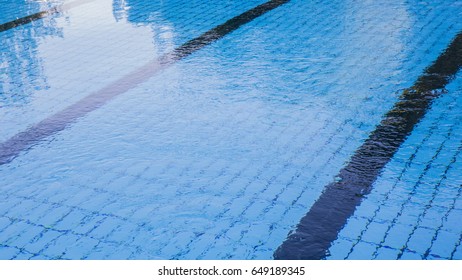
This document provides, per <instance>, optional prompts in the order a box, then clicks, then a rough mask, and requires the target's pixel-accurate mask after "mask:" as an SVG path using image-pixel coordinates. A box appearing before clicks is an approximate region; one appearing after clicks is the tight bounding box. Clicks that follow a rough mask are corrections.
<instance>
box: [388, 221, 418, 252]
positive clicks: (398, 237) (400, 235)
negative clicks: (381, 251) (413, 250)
mask: <svg viewBox="0 0 462 280" xmlns="http://www.w3.org/2000/svg"><path fill="white" fill-rule="evenodd" d="M410 232H411V229H410V228H409V226H407V225H402V224H394V225H393V226H392V227H391V228H390V229H389V231H388V235H387V236H386V238H385V242H384V243H383V246H388V247H391V248H396V249H398V248H401V247H402V246H403V244H405V242H406V240H407V238H408V236H409V233H410Z"/></svg>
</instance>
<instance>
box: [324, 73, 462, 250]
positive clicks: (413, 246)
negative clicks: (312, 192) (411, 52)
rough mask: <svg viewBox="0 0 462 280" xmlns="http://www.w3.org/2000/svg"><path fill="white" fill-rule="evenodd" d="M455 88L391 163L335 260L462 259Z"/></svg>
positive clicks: (457, 89)
mask: <svg viewBox="0 0 462 280" xmlns="http://www.w3.org/2000/svg"><path fill="white" fill-rule="evenodd" d="M454 84H456V85H458V86H459V85H460V78H459V80H457V81H456V82H454ZM449 90H450V91H452V92H450V93H448V94H449V96H448V97H443V98H441V100H438V101H437V102H436V104H435V105H434V108H433V109H432V111H431V112H430V113H429V114H430V116H428V117H427V118H426V119H425V120H424V121H423V122H422V123H421V124H420V125H419V127H418V128H417V129H416V130H415V131H414V133H413V135H411V136H410V137H409V139H408V140H407V143H405V144H404V146H403V147H402V148H401V150H400V151H399V153H398V154H397V155H396V158H395V159H394V160H393V161H392V162H391V163H390V164H389V165H388V167H387V170H385V172H384V175H383V176H382V178H380V179H379V181H378V182H377V183H376V186H375V189H377V190H376V191H374V192H373V193H372V194H371V195H369V196H368V197H367V198H366V200H365V202H364V205H362V206H360V207H359V209H358V210H357V214H355V216H354V217H352V218H351V219H350V221H349V223H347V225H346V226H345V228H344V230H343V231H342V232H341V233H340V238H339V240H337V241H336V242H334V244H333V246H332V248H331V249H330V250H331V254H332V255H331V257H330V258H334V259H338V258H346V259H348V258H351V259H357V258H365V259H371V258H378V259H390V258H393V259H394V258H398V259H400V258H403V259H408V258H411V259H412V258H415V259H453V258H460V257H458V256H456V254H457V253H458V250H459V251H460V249H459V247H460V243H461V239H460V238H461V237H462V236H461V234H462V227H460V225H458V224H457V223H454V222H453V220H454V219H457V217H458V216H460V214H461V213H462V212H461V209H460V206H458V205H459V204H460V199H461V197H460V195H461V193H462V184H461V183H462V182H461V180H460V178H458V174H460V168H461V165H460V164H461V160H462V158H461V154H460V152H461V150H462V142H460V136H461V131H462V128H461V127H460V125H459V124H460V120H461V117H462V116H461V114H460V110H458V108H459V106H460V104H461V103H460V102H461V97H460V92H461V89H460V87H455V86H454V85H451V88H450V89H449ZM451 93H452V94H451ZM417 143H419V144H418V145H417V146H416V144H417ZM401 168H402V169H401ZM459 254H460V253H459Z"/></svg>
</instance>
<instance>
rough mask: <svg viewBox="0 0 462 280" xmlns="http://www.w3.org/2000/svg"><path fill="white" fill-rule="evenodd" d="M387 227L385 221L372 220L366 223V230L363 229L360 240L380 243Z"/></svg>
mask: <svg viewBox="0 0 462 280" xmlns="http://www.w3.org/2000/svg"><path fill="white" fill-rule="evenodd" d="M387 229H388V225H387V223H377V222H372V223H370V224H368V225H367V230H365V232H364V234H363V235H362V237H361V240H364V241H368V242H372V243H375V244H380V243H381V242H383V241H384V240H383V237H384V236H385V232H386V231H387Z"/></svg>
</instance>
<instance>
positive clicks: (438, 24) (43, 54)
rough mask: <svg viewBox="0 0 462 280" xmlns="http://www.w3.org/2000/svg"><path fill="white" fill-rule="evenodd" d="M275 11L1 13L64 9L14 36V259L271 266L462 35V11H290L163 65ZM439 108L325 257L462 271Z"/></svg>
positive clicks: (456, 202) (8, 165) (1, 240)
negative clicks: (450, 266) (454, 262)
mask: <svg viewBox="0 0 462 280" xmlns="http://www.w3.org/2000/svg"><path fill="white" fill-rule="evenodd" d="M264 3H265V1H264V0H259V1H256V0H255V1H254V0H252V1H217V0H209V1H205V0H202V1H199V0H193V1H186V2H185V1H179V0H165V1H145V0H125V1H123V0H114V1H111V0H93V1H88V0H74V1H51V2H42V1H31V0H22V1H19V0H15V1H6V0H0V8H1V10H2V13H0V25H2V24H3V25H5V24H7V23H8V22H12V21H14V20H16V19H17V18H24V17H27V16H29V15H33V14H36V13H39V12H41V11H48V10H50V9H52V8H53V7H63V8H62V9H61V10H60V11H59V12H56V13H50V14H49V15H46V16H44V17H43V18H40V19H37V20H33V21H32V22H30V23H26V24H21V25H18V26H16V27H14V28H10V29H7V30H4V31H2V32H0V38H1V42H2V44H1V45H0V49H1V61H0V63H1V64H0V65H1V66H0V77H1V79H0V122H1V123H0V143H1V144H0V145H2V146H1V149H0V150H1V151H2V153H3V154H2V155H1V159H2V164H1V165H0V197H1V198H0V258H1V259H272V258H273V257H274V253H275V251H276V250H277V249H278V247H280V246H281V244H283V243H284V241H285V240H286V239H287V237H288V235H289V234H291V233H293V232H294V231H296V229H297V225H298V224H299V222H300V220H301V219H302V217H304V216H305V214H306V213H307V212H309V210H310V208H311V207H312V206H313V204H314V203H315V202H316V201H317V200H318V198H319V197H320V196H321V194H322V193H323V190H324V188H325V187H326V186H327V185H328V184H329V183H331V182H333V181H335V180H336V176H337V174H338V173H339V171H340V170H341V169H342V167H344V166H345V165H346V164H348V162H349V160H350V158H351V157H352V155H353V154H354V153H355V151H356V150H357V149H358V148H359V147H360V146H361V145H362V144H363V143H364V141H366V139H368V137H369V135H370V133H371V132H372V131H374V129H375V128H376V126H377V125H378V124H379V123H380V122H381V120H382V119H383V116H384V115H385V114H386V113H387V112H388V111H389V110H390V109H392V108H393V106H394V104H395V103H396V102H398V101H399V97H400V95H401V94H402V93H403V92H404V91H405V90H406V89H407V88H410V87H412V86H413V85H414V83H415V82H416V80H417V79H418V78H419V77H420V76H421V75H422V73H424V71H425V69H426V68H427V67H428V66H430V65H432V63H433V62H434V61H435V60H437V58H438V57H439V56H440V54H441V53H443V52H444V50H445V49H446V48H447V47H448V45H450V43H451V42H452V40H453V39H454V38H455V37H456V36H457V35H458V34H459V32H461V31H462V22H461V21H460V20H459V18H460V16H461V14H462V2H460V1H446V0H436V1H431V2H422V1H413V0H408V1H398V0H393V1H390V0H379V1H348V0H334V1H301V0H293V1H288V2H287V3H281V5H279V6H277V7H275V8H274V9H270V10H268V11H266V12H265V13H264V14H262V15H261V16H258V17H256V18H255V19H253V20H251V21H250V22H248V23H246V24H242V26H240V27H239V28H237V29H236V30H234V31H232V32H229V33H227V34H226V35H225V36H223V37H222V38H219V39H217V40H214V41H211V42H209V43H208V44H206V45H204V46H202V47H201V48H198V49H197V50H195V51H194V52H191V54H189V55H187V56H185V57H184V58H182V59H178V60H172V61H171V62H169V63H167V64H162V63H161V62H162V61H163V59H164V58H165V57H169V55H170V54H172V53H175V50H177V49H178V48H179V47H180V46H182V45H183V44H185V43H186V42H188V41H190V40H194V39H195V38H198V37H199V36H201V34H203V33H204V32H207V31H208V30H211V29H213V28H215V27H216V26H219V25H221V24H225V23H226V22H227V21H229V20H230V19H233V18H235V17H236V16H239V15H240V14H243V13H245V12H246V11H248V10H251V9H253V8H254V7H257V6H259V5H261V4H264ZM3 11H4V12H3ZM159 61H160V62H159ZM162 65H163V66H162ZM152 69H154V70H152ZM139 77H142V78H139ZM442 90H443V91H444V93H443V94H442V95H441V96H440V97H439V98H436V99H435V101H434V102H433V103H432V104H431V107H430V108H429V110H428V112H427V114H426V115H425V116H424V118H423V119H422V120H421V121H420V122H419V123H418V124H417V126H416V127H415V128H414V129H413V131H412V132H411V133H410V134H409V136H408V137H407V139H406V140H405V141H404V142H403V143H402V144H401V145H400V148H399V150H398V151H397V152H396V153H395V154H394V155H393V157H392V158H391V159H390V161H389V162H388V164H387V165H386V166H385V167H384V168H383V170H382V171H381V173H380V175H379V176H378V177H377V179H376V181H375V182H374V183H373V186H372V189H371V192H370V193H368V194H366V195H365V196H364V197H363V198H362V201H361V204H360V205H359V206H358V207H357V208H356V211H354V213H352V215H351V216H350V217H349V218H348V220H347V221H346V223H345V225H344V226H343V228H342V229H341V230H340V231H339V232H338V236H337V239H336V240H333V241H332V243H331V244H330V245H329V247H328V248H325V249H326V255H325V258H327V259H345V258H346V259H462V245H461V242H462V226H461V225H460V223H458V222H457V221H458V220H459V219H460V218H461V217H462V199H461V198H460V196H461V192H462V175H461V174H462V172H461V171H462V169H461V168H462V155H461V153H460V151H461V149H462V148H461V145H462V142H461V139H462V138H461V135H462V128H461V125H460V123H461V120H462V111H461V110H460V109H459V108H460V105H462V104H461V102H462V99H461V98H462V97H461V94H460V93H461V91H462V79H461V76H460V74H458V75H456V76H454V77H452V80H451V82H450V83H449V84H448V85H447V86H446V88H445V89H442ZM112 93H113V94H112ZM89 97H90V98H89ZM93 100H97V101H96V102H97V104H98V105H97V106H96V105H94V102H92V101H93ZM41 131H45V132H43V133H42V134H40V133H41ZM37 135H39V136H37ZM11 139H14V141H12V140H11ZM18 147H20V148H18ZM11 151H14V152H11ZM313 227H316V225H313Z"/></svg>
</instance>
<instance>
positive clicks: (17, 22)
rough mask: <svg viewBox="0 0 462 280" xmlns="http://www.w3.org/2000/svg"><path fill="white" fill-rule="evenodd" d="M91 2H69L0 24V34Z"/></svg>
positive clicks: (86, 0) (88, 0)
mask: <svg viewBox="0 0 462 280" xmlns="http://www.w3.org/2000/svg"><path fill="white" fill-rule="evenodd" d="M93 1H94V0H77V1H74V2H70V3H67V4H63V5H60V6H56V7H53V8H51V9H49V10H47V11H42V12H38V13H35V14H32V15H29V16H26V17H22V18H18V19H15V20H12V21H9V22H6V23H2V24H0V32H3V31H7V30H9V29H13V28H15V27H18V26H22V25H25V24H28V23H31V22H33V21H36V20H39V19H42V18H45V17H47V16H51V15H53V14H57V13H62V12H65V11H68V10H70V9H72V8H75V7H78V6H80V5H83V4H86V3H90V2H93Z"/></svg>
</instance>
